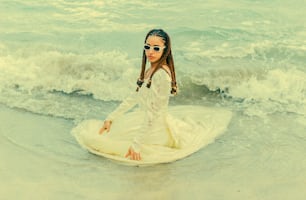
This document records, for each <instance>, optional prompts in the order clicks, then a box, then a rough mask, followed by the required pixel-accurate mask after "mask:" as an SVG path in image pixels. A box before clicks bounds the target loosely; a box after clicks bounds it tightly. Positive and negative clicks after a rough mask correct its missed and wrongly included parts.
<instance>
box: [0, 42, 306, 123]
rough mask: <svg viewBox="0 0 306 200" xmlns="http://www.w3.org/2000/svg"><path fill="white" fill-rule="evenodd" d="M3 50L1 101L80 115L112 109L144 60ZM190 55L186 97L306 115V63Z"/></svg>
mask: <svg viewBox="0 0 306 200" xmlns="http://www.w3.org/2000/svg"><path fill="white" fill-rule="evenodd" d="M0 50H1V51H0V56H1V59H0V70H1V74H0V82H1V85H0V93H1V96H0V103H4V104H6V105H9V106H10V107H18V108H24V109H27V110H30V111H32V112H36V113H42V114H47V115H53V116H59V117H65V118H73V119H76V118H78V119H80V118H82V117H84V116H99V115H101V113H102V115H103V113H104V114H106V113H108V112H109V111H110V110H111V109H112V108H114V107H115V105H116V104H117V103H118V102H119V101H121V100H123V99H124V98H125V97H126V96H127V95H128V94H129V93H130V92H131V91H133V90H135V82H136V79H137V77H138V74H139V67H138V66H139V61H140V60H138V59H134V58H130V57H129V56H128V54H127V53H126V52H120V51H100V52H97V53H94V54H76V53H63V52H59V51H55V50H44V51H41V52H39V51H35V52H27V51H26V49H25V50H24V51H18V52H16V53H15V54H10V53H7V51H6V48H5V46H4V45H2V46H0ZM185 58H186V55H185V54H180V53H178V54H176V59H177V60H178V61H179V62H176V63H178V64H177V66H176V67H177V77H178V80H177V81H178V84H179V87H180V94H179V95H178V99H179V100H180V101H185V102H188V103H195V102H198V103H200V104H204V101H206V100H207V99H208V98H209V99H211V100H212V101H218V99H223V100H224V99H225V100H226V101H228V102H231V103H232V105H237V102H239V103H240V104H239V107H242V108H247V109H246V110H247V111H246V112H247V113H248V114H250V115H255V114H256V112H255V111H257V110H258V109H257V108H256V109H255V107H254V105H256V106H257V107H260V106H261V107H262V108H260V110H263V109H264V111H263V112H264V113H271V112H277V111H282V112H295V113H300V114H306V108H305V105H306V98H305V96H306V94H305V93H306V82H305V80H306V73H305V71H304V70H301V69H300V68H299V67H300V66H297V67H294V68H293V67H291V66H290V67H280V66H278V65H277V67H272V65H271V64H269V65H268V66H267V65H265V63H263V62H260V61H254V60H248V59H244V58H242V59H228V58H226V59H223V60H218V62H209V61H207V62H206V61H205V59H202V58H201V57H200V58H197V59H193V62H191V61H186V60H185ZM203 60H204V61H203ZM203 63H205V64H203ZM187 64H188V65H187ZM178 102H179V101H178ZM88 104H89V105H88ZM109 105H110V106H109ZM263 105H264V106H263ZM267 105H268V106H267ZM253 108H254V109H253ZM84 113H85V114H84ZM254 113H255V114H254Z"/></svg>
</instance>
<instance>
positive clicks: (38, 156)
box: [0, 0, 306, 200]
mask: <svg viewBox="0 0 306 200" xmlns="http://www.w3.org/2000/svg"><path fill="white" fill-rule="evenodd" d="M305 7H306V2H305V1H304V0H292V1H286V0H277V1H276V0H271V1H264V0H254V1H250V0H233V1H226V0H216V1H210V0H208V1H203V0H193V1H184V0H176V1H171V0H169V1H161V0H155V1H151V0H147V1H141V0H133V1H127V0H105V1H102V0H91V1H84V0H54V1H42V0H27V1H21V0H10V1H8V0H0V119H1V120H0V155H1V162H0V179H1V181H0V199H1V200H2V199H3V200H6V199H8V200H14V199H18V200H19V199H31V200H32V199H57V200H58V199H65V200H69V199H74V200H78V199H80V200H81V199H88V200H98V199H154V200H155V199H161V200H163V199H166V200H168V199H207V200H232V199H233V200H245V199H248V200H271V199H280V200H287V199H288V200H289V199H290V200H291V199H294V200H302V199H303V200H304V199H305V198H306V191H305V185H306V154H305V152H306V21H305V18H306V14H305V9H304V8H305ZM153 28H162V29H164V30H165V31H166V32H168V34H169V35H170V37H171V41H172V50H173V56H174V62H175V67H176V73H177V81H178V86H179V94H178V95H177V96H176V97H171V100H170V105H171V106H175V105H200V106H206V107H222V108H226V109H229V110H231V111H232V112H233V114H234V115H233V118H232V120H231V123H230V125H229V127H228V130H227V131H226V132H225V133H224V134H223V135H222V136H221V137H219V138H217V139H216V141H215V142H214V143H212V144H210V145H208V146H206V147H205V148H203V149H201V150H200V151H198V152H196V153H195V154H193V155H191V156H189V157H187V158H185V159H183V160H180V161H177V162H174V163H170V164H162V165H156V166H150V167H140V168H139V167H127V166H122V165H119V164H118V163H115V162H113V161H110V160H108V159H105V158H103V157H99V156H95V155H92V154H90V153H88V152H86V151H85V150H83V149H81V147H80V146H79V145H78V143H77V142H76V141H75V139H74V137H73V136H72V135H71V134H70V130H71V129H72V128H73V127H74V126H75V125H76V124H77V123H79V122H80V121H82V120H85V119H91V118H95V119H101V120H103V119H104V118H105V117H106V116H107V115H108V113H110V112H111V111H112V110H114V109H115V108H116V106H117V105H118V104H119V103H120V102H121V101H122V100H123V99H124V98H125V97H126V96H127V95H128V94H129V93H130V92H131V90H135V89H136V80H137V78H138V75H139V72H140V66H141V56H142V49H143V44H144V37H145V35H146V33H147V32H148V31H149V30H151V29H153Z"/></svg>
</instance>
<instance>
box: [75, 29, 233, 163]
mask: <svg viewBox="0 0 306 200" xmlns="http://www.w3.org/2000/svg"><path fill="white" fill-rule="evenodd" d="M147 60H148V61H149V63H150V67H149V68H148V69H146V63H147ZM143 84H145V87H142V85H143ZM176 93H177V85H176V76H175V69H174V62H173V57H172V52H171V42H170V38H169V36H168V34H167V33H166V32H165V31H163V30H162V29H153V30H151V31H149V33H148V34H147V35H146V37H145V44H144V50H143V58H142V68H141V73H140V77H139V79H138V81H137V89H136V92H133V93H132V94H131V96H130V97H128V98H126V99H125V100H124V101H123V102H122V103H121V104H120V106H119V107H118V108H117V109H116V110H115V111H114V112H112V113H111V114H110V115H109V116H108V117H107V119H106V120H105V121H104V124H103V126H102V128H98V127H97V126H98V124H100V121H98V120H88V121H85V122H83V123H81V124H80V125H78V126H77V127H76V128H75V129H74V130H73V131H72V132H73V134H74V135H75V136H76V139H77V140H78V141H79V143H80V144H81V145H82V146H83V147H85V148H86V149H87V150H89V151H90V152H92V153H95V154H98V155H102V156H105V157H108V158H112V159H115V160H117V161H121V162H124V163H125V164H135V163H136V165H141V164H155V163H163V162H171V161H174V160H177V159H180V158H183V157H185V156H187V155H189V154H191V153H193V152H195V151H197V150H198V149H200V148H201V147H203V146H205V145H206V144H208V143H210V142H212V141H213V140H214V138H216V136H217V135H219V134H220V133H222V132H223V131H224V129H225V128H226V126H227V124H228V122H229V120H230V118H231V113H230V112H228V111H223V110H220V109H211V108H203V107H196V106H175V107H173V108H171V109H170V111H171V114H172V115H171V114H169V112H168V102H169V97H170V96H171V95H175V94H176ZM135 105H138V106H139V108H138V110H135V111H133V112H127V111H129V110H130V109H131V108H133V107H134V106H135ZM216 111H220V112H216ZM216 113H219V114H216ZM173 115H175V116H177V118H174V117H172V116H173ZM201 118H202V119H201Z"/></svg>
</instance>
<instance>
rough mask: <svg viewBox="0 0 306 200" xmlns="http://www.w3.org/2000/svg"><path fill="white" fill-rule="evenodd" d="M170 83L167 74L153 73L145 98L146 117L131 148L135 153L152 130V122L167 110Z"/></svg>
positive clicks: (161, 72) (163, 72) (160, 71)
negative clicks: (148, 91)
mask: <svg viewBox="0 0 306 200" xmlns="http://www.w3.org/2000/svg"><path fill="white" fill-rule="evenodd" d="M170 82H171V79H170V77H169V75H168V74H167V72H165V71H164V70H163V69H160V70H159V71H157V72H156V73H155V75H154V76H153V79H152V85H151V88H150V90H151V91H150V93H149V95H148V96H147V98H148V99H147V105H146V109H147V110H146V115H147V116H146V117H147V120H145V122H144V124H143V127H142V128H141V132H140V134H138V135H137V137H135V138H134V140H133V143H132V148H133V149H134V151H135V152H140V150H141V144H142V143H144V141H145V139H146V136H148V135H149V134H150V130H152V128H151V126H152V125H153V124H154V123H153V122H154V120H156V119H158V118H159V117H160V116H161V115H163V113H164V112H163V109H167V107H168V101H169V96H170Z"/></svg>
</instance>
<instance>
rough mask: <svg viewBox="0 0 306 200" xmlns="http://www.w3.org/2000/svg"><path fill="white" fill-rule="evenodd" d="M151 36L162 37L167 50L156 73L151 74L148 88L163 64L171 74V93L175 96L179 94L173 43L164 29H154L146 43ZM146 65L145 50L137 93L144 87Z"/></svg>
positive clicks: (159, 62) (158, 64) (149, 33)
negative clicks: (172, 49) (172, 50)
mask: <svg viewBox="0 0 306 200" xmlns="http://www.w3.org/2000/svg"><path fill="white" fill-rule="evenodd" d="M149 36H158V37H161V38H162V40H163V41H164V42H165V49H164V51H163V54H162V56H161V58H160V59H159V61H158V63H157V67H156V68H155V69H154V71H153V72H152V73H151V76H150V78H149V81H148V83H147V87H148V88H150V87H151V81H152V77H153V75H154V73H155V72H156V71H157V70H158V69H160V68H161V67H162V65H163V64H166V65H167V66H168V67H169V69H170V72H171V91H170V93H171V94H173V95H175V94H177V83H176V77H175V69H174V61H173V56H172V52H171V41H170V37H169V35H168V34H167V33H166V32H165V31H164V30H162V29H152V30H151V31H149V32H148V34H147V35H146V38H145V43H146V41H147V39H148V37H149ZM146 63H147V57H146V53H145V50H143V54H142V64H141V72H140V77H139V78H138V80H137V89H136V91H138V90H139V88H140V87H141V86H142V84H143V83H144V74H145V69H146Z"/></svg>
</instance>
